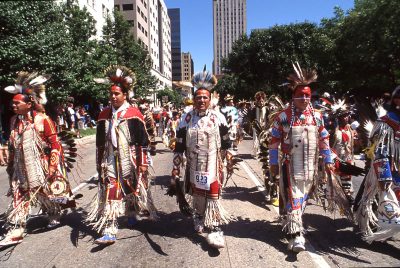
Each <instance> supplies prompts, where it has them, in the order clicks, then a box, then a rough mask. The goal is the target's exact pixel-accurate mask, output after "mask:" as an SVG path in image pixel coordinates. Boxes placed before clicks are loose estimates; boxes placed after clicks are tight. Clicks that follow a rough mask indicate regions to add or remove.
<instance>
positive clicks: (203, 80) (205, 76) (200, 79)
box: [192, 66, 218, 92]
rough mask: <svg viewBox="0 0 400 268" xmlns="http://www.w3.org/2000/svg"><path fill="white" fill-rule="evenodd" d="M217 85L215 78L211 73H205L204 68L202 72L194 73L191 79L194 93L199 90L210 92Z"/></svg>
mask: <svg viewBox="0 0 400 268" xmlns="http://www.w3.org/2000/svg"><path fill="white" fill-rule="evenodd" d="M217 83H218V80H217V78H216V77H215V75H213V74H212V73H211V72H209V71H206V69H205V66H204V69H203V71H202V72H199V73H196V74H195V75H194V76H193V78H192V84H193V86H194V87H195V90H194V92H196V91H197V90H199V89H206V90H208V91H211V89H212V88H213V87H215V86H216V85H217Z"/></svg>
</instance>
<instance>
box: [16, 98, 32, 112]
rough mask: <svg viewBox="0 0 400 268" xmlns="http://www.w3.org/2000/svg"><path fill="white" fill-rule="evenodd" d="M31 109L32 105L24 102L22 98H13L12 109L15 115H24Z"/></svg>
mask: <svg viewBox="0 0 400 268" xmlns="http://www.w3.org/2000/svg"><path fill="white" fill-rule="evenodd" d="M31 107H32V103H30V102H25V101H24V100H23V99H22V98H18V97H17V98H14V99H13V100H12V109H13V111H14V113H16V114H22V115H25V114H27V113H28V112H29V110H30V109H31Z"/></svg>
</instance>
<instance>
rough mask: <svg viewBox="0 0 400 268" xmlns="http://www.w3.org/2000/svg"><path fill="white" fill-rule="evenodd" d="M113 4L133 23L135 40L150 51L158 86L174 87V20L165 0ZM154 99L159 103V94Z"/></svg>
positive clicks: (126, 1) (116, 0) (132, 28)
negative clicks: (172, 29) (172, 56)
mask: <svg viewBox="0 0 400 268" xmlns="http://www.w3.org/2000/svg"><path fill="white" fill-rule="evenodd" d="M114 7H115V9H117V10H119V11H120V12H121V13H122V15H123V16H124V18H125V19H126V20H127V21H128V22H129V23H130V25H131V32H132V34H133V36H134V38H135V40H136V41H137V42H138V43H139V44H140V45H142V47H143V48H145V49H146V50H147V51H148V52H149V55H150V57H151V60H152V68H151V74H152V75H154V76H155V77H156V78H157V81H158V89H159V90H161V89H164V88H165V87H169V88H171V87H172V59H171V22H170V19H169V16H168V11H167V7H166V5H165V3H164V0H115V5H114ZM153 100H154V101H155V102H156V103H157V102H158V101H157V99H156V94H154V96H153Z"/></svg>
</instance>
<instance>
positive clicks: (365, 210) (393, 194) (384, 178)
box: [354, 86, 400, 243]
mask: <svg viewBox="0 0 400 268" xmlns="http://www.w3.org/2000/svg"><path fill="white" fill-rule="evenodd" d="M369 137H370V146H369V149H368V152H369V153H368V155H369V158H370V159H371V167H370V169H369V172H368V174H367V176H366V177H365V179H364V181H363V183H362V185H361V187H360V189H359V192H358V194H357V197H356V200H355V205H354V209H355V212H356V220H357V222H358V225H359V227H360V229H361V231H362V234H363V238H364V239H365V240H366V241H367V242H369V243H371V242H373V241H385V240H386V239H388V238H391V237H393V236H394V235H396V234H398V233H399V232H400V207H399V202H400V173H399V165H400V86H398V87H397V88H396V89H395V90H394V91H393V93H392V99H391V103H390V108H389V111H388V113H387V114H386V115H384V116H382V117H380V118H379V119H378V120H377V122H375V125H374V126H373V128H372V130H371V132H370V135H369ZM376 204H377V206H376Z"/></svg>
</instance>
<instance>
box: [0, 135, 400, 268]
mask: <svg viewBox="0 0 400 268" xmlns="http://www.w3.org/2000/svg"><path fill="white" fill-rule="evenodd" d="M78 142H79V145H78V146H79V151H78V152H79V153H80V156H81V159H80V163H79V165H78V167H77V169H75V171H74V172H73V174H72V176H71V177H70V179H71V182H72V187H73V188H74V193H81V194H82V195H83V197H82V198H81V199H79V200H78V208H77V209H76V210H75V211H69V213H68V214H66V215H64V216H63V217H62V224H61V226H60V227H58V228H56V229H52V230H47V229H46V220H45V218H43V217H40V216H33V217H32V219H31V220H30V221H29V223H28V234H27V236H26V237H25V239H24V241H23V242H22V244H20V245H17V246H16V247H9V248H5V249H1V251H0V267H383V266H392V267H395V266H400V257H399V256H400V241H399V240H391V241H388V242H386V243H373V244H372V245H369V244H367V243H365V242H363V241H362V240H361V239H360V236H359V235H358V234H357V233H356V230H357V228H356V227H355V226H354V224H353V223H351V222H350V221H349V220H348V219H346V218H343V217H342V216H340V215H339V214H335V215H332V214H329V213H325V212H324V210H323V208H322V207H321V206H319V205H317V204H315V202H314V201H310V204H309V206H308V207H307V209H306V215H305V217H304V222H305V223H306V225H307V234H306V239H307V245H306V246H307V249H308V251H305V252H301V253H299V254H297V255H295V254H293V253H289V252H288V251H287V249H286V244H287V241H286V240H285V238H284V235H283V233H282V232H281V226H280V224H279V222H278V213H277V209H276V208H274V207H272V206H269V205H266V204H265V201H264V195H263V186H262V181H261V165H260V164H259V163H258V162H257V160H255V159H254V158H253V157H252V155H251V151H252V141H251V140H249V139H247V140H245V141H243V142H242V143H241V144H240V145H239V154H240V156H241V157H242V158H243V159H244V161H243V162H242V163H241V164H240V166H239V170H238V171H236V174H234V176H233V177H232V179H231V180H230V181H229V182H228V184H227V186H226V187H225V188H224V191H223V199H224V201H223V205H224V207H225V209H226V210H227V211H228V212H230V214H231V215H232V216H233V218H234V219H235V220H234V221H233V222H231V223H230V224H229V225H227V226H224V228H223V231H224V234H225V239H226V247H225V248H224V249H221V250H219V251H218V250H215V249H212V248H210V247H209V246H208V245H207V243H206V240H205V238H204V237H203V236H201V235H198V234H195V233H194V231H193V227H192V222H191V220H190V218H187V217H184V216H183V215H182V214H181V213H180V212H179V209H178V206H177V204H176V201H175V198H171V197H169V196H167V195H165V193H166V189H167V185H168V182H169V174H170V172H171V161H172V153H171V151H170V150H169V149H167V148H165V147H164V145H163V144H162V143H158V145H157V155H156V156H155V157H154V171H153V172H154V173H155V174H156V176H155V178H154V181H153V186H152V193H153V197H154V200H155V205H156V207H157V209H158V210H159V213H158V215H159V219H158V220H157V221H149V220H142V221H139V222H138V223H137V224H136V225H135V226H134V228H133V229H129V228H127V224H126V219H125V218H121V221H120V225H119V227H120V231H119V233H118V236H117V238H118V240H117V242H116V243H115V244H114V245H111V246H108V247H104V246H98V245H95V244H94V243H93V241H94V239H96V238H97V237H98V236H99V235H98V234H97V233H96V232H94V231H93V230H92V229H91V228H90V227H88V226H87V225H86V224H85V222H84V218H85V215H86V212H87V211H88V209H89V208H88V206H89V205H90V203H91V200H92V198H93V197H94V196H95V194H96V187H97V186H96V179H95V178H96V171H95V164H94V163H95V143H94V137H93V136H89V137H85V138H83V139H80V140H78ZM359 164H360V163H359ZM361 179H362V178H356V181H357V184H359V183H360V181H361ZM0 186H1V187H0V189H1V190H0V211H1V212H3V211H5V209H6V208H7V206H8V204H9V202H10V199H9V198H8V197H6V196H5V194H6V193H7V191H8V179H7V175H6V172H5V167H1V168H0ZM33 214H35V211H33Z"/></svg>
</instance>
